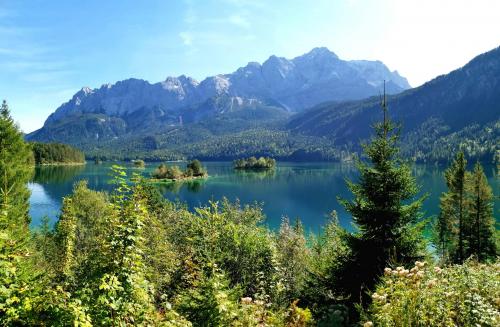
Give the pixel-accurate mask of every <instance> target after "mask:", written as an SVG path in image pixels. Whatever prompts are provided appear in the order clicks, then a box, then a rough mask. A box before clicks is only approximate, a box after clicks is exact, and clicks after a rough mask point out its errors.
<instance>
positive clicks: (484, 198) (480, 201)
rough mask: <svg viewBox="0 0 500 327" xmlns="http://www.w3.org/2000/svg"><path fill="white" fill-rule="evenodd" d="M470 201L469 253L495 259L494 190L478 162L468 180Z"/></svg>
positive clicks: (477, 256) (484, 259)
mask: <svg viewBox="0 0 500 327" xmlns="http://www.w3.org/2000/svg"><path fill="white" fill-rule="evenodd" d="M467 193H468V197H469V198H468V202H469V208H468V209H469V210H468V211H469V212H468V214H469V219H468V224H469V229H468V230H469V231H470V232H469V233H470V235H469V237H468V247H469V254H471V255H474V256H475V257H476V258H477V259H478V260H479V261H487V260H495V259H496V256H497V249H496V243H495V218H494V215H493V191H492V189H491V186H490V185H489V184H488V180H487V179H486V176H485V175H484V171H483V167H482V166H481V164H480V163H479V162H477V163H476V165H475V166H474V169H473V171H472V173H471V174H470V175H469V180H468V181H467Z"/></svg>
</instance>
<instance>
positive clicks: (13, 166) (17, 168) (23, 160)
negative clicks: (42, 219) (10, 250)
mask: <svg viewBox="0 0 500 327" xmlns="http://www.w3.org/2000/svg"><path fill="white" fill-rule="evenodd" d="M32 163H33V154H32V152H31V148H30V146H29V145H28V144H26V143H25V142H24V139H23V136H22V134H21V132H20V131H19V129H18V127H17V126H16V125H15V124H14V121H13V119H12V117H11V116H10V111H9V106H8V105H7V102H6V101H5V100H4V101H3V103H2V107H1V108H0V202H1V205H2V206H3V207H6V206H8V207H9V225H10V226H9V227H10V228H14V229H17V231H18V232H27V231H28V230H27V227H28V224H29V222H30V218H29V215H28V211H29V196H30V192H29V190H28V188H27V187H26V184H27V183H28V181H29V179H30V177H31V173H32V171H33V169H32ZM2 227H4V226H2Z"/></svg>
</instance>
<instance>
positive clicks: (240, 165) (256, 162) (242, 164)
mask: <svg viewBox="0 0 500 327" xmlns="http://www.w3.org/2000/svg"><path fill="white" fill-rule="evenodd" d="M233 166H234V169H270V168H274V167H275V166H276V160H274V159H273V158H268V157H260V158H259V159H257V158H255V157H250V158H246V159H237V160H235V161H234V162H233Z"/></svg>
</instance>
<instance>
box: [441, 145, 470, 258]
mask: <svg viewBox="0 0 500 327" xmlns="http://www.w3.org/2000/svg"><path fill="white" fill-rule="evenodd" d="M466 167H467V160H465V157H464V154H463V152H459V153H458V154H457V156H456V157H455V160H454V161H453V162H452V163H451V165H450V167H449V168H448V169H447V170H446V171H445V179H446V185H447V186H448V192H446V193H443V194H442V195H441V199H440V201H441V203H440V209H441V212H440V214H439V217H438V219H439V220H438V223H437V228H438V234H440V235H442V236H443V238H442V239H441V243H443V244H442V245H441V247H442V253H444V254H445V257H446V256H447V255H446V253H449V256H450V259H451V260H453V261H455V262H457V263H462V262H463V260H465V256H466V254H465V247H466V244H465V241H466V240H465V239H466V232H465V229H466V225H467V222H466V218H467V210H466V208H467V199H466V179H467V170H466ZM444 235H448V236H447V237H446V239H445V238H444ZM445 243H446V244H445Z"/></svg>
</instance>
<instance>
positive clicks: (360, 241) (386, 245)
mask: <svg viewBox="0 0 500 327" xmlns="http://www.w3.org/2000/svg"><path fill="white" fill-rule="evenodd" d="M381 105H382V110H383V114H384V119H383V121H382V122H381V123H377V124H376V125H375V132H376V135H375V137H374V138H373V139H372V141H371V143H369V144H367V145H364V146H363V148H364V153H365V154H366V156H367V157H368V159H369V162H362V161H358V163H357V166H358V170H359V173H360V177H359V183H353V182H351V181H348V182H347V184H348V187H349V189H350V191H351V192H352V193H353V195H354V199H353V200H352V201H347V200H341V203H342V204H343V205H344V207H345V208H346V210H347V211H348V212H349V213H350V214H351V215H352V216H353V220H354V222H355V223H356V225H357V227H358V230H359V231H358V233H356V234H354V235H351V237H350V239H349V244H350V248H351V251H352V257H351V259H350V262H349V263H348V264H347V269H348V271H345V272H344V273H343V277H342V281H341V283H342V284H344V285H339V286H341V287H348V288H349V289H348V292H349V293H350V295H351V296H354V298H351V300H356V298H357V297H359V296H365V294H363V292H362V291H361V290H362V289H371V288H372V287H373V286H374V283H375V282H376V280H377V279H378V276H380V275H381V274H382V273H383V270H384V268H385V267H387V266H388V265H389V264H390V262H397V263H401V264H405V263H406V264H407V263H410V262H413V261H414V260H415V259H418V258H421V257H422V256H423V254H424V251H425V242H424V239H423V236H422V233H421V229H422V224H419V223H418V222H419V219H420V218H421V214H420V209H421V206H422V202H423V200H424V199H425V196H424V197H420V198H418V199H415V196H416V194H417V193H418V191H419V188H418V187H417V185H416V181H415V178H414V177H413V176H412V174H411V170H410V167H409V166H408V165H407V164H405V163H404V162H403V161H402V160H401V159H400V158H399V157H398V152H399V148H398V146H397V141H398V138H399V131H398V130H397V129H396V127H395V125H394V124H393V123H392V122H391V121H390V119H389V118H388V117H387V106H386V99H385V94H384V97H383V99H382V103H381Z"/></svg>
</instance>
